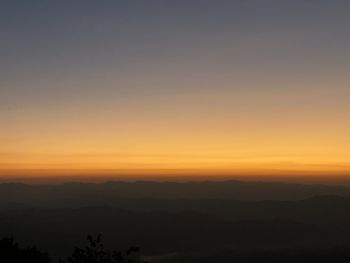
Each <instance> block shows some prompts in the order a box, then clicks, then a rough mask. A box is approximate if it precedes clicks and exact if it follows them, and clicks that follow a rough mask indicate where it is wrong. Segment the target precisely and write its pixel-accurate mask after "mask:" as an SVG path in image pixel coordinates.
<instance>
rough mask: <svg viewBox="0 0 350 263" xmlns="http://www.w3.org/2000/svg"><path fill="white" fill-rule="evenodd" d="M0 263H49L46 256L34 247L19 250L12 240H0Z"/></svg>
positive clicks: (7, 238)
mask: <svg viewBox="0 0 350 263" xmlns="http://www.w3.org/2000/svg"><path fill="white" fill-rule="evenodd" d="M0 262H1V263H10V262H11V263H12V262H13V263H15V262H16V263H17V262H19V263H21V262H26V263H49V262H50V258H49V256H48V254H46V253H43V252H40V251H39V250H38V249H37V248H36V247H34V246H33V247H27V248H21V247H19V245H18V244H17V243H16V242H15V241H14V239H13V238H9V237H5V238H3V239H0Z"/></svg>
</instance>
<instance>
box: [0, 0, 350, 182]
mask: <svg viewBox="0 0 350 263" xmlns="http://www.w3.org/2000/svg"><path fill="white" fill-rule="evenodd" d="M349 12H350V2H349V1H345V0H344V1H341V0H333V1H328V0H327V1H326V0H318V1H316V0H303V1H301V0H266V1H260V0H259V1H258V0H248V1H246V0H244V1H243V0H241V1H239V0H237V1H233V0H232V1H221V0H218V1H209V0H186V1H184V0H176V1H175V0H173V1H167V0H164V1H160V0H159V1H158V0H150V1H109V0H106V1H97V0H95V1H90V0H85V1H79V0H77V1H66V0H62V1H50V0H46V1H44V0H36V1H19V0H11V1H9V0H4V1H1V3H0V40H1V41H0V58H1V59H0V176H2V177H6V176H7V177H10V178H11V176H16V175H21V176H22V175H23V176H34V175H40V174H42V175H43V174H45V175H47V176H50V175H55V176H57V175H63V174H70V173H73V172H75V173H79V174H85V175H86V174H89V173H90V174H91V173H92V174H96V175H98V174H99V173H101V174H102V173H111V174H115V175H118V174H124V175H125V174H130V176H131V175H134V174H138V175H142V174H144V175H147V174H159V175H166V174H177V173H179V174H183V173H188V174H197V175H204V174H205V175H209V176H213V178H215V176H218V175H235V174H236V175H237V174H240V175H247V176H249V175H253V174H254V175H258V174H261V175H266V174H269V175H276V176H278V175H280V176H281V175H286V174H288V175H294V174H295V175H301V174H302V175H305V176H314V175H317V176H318V175H322V176H323V175H327V176H337V175H344V176H346V175H350V136H349V134H350V118H349V116H350V103H349V100H350V86H349V83H350V74H349V71H350V33H349V28H348V27H349V24H350V16H349Z"/></svg>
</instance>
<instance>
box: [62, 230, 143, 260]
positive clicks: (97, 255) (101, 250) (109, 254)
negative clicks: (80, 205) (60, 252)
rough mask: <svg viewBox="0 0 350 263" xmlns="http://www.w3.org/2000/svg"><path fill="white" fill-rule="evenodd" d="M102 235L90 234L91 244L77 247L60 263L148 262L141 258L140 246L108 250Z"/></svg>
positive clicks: (88, 239) (89, 240)
mask: <svg viewBox="0 0 350 263" xmlns="http://www.w3.org/2000/svg"><path fill="white" fill-rule="evenodd" d="M101 237H102V236H101V234H99V235H98V236H97V237H96V238H94V237H92V236H91V235H88V236H87V241H88V242H89V244H88V245H87V246H85V247H84V248H79V247H76V248H75V249H74V251H73V253H72V255H71V256H69V257H68V259H67V261H63V260H60V263H147V262H146V261H143V260H142V259H141V256H140V253H139V252H140V249H139V248H138V247H130V248H129V249H128V250H127V251H126V252H125V253H122V252H120V251H116V250H108V249H106V248H105V246H104V244H103V243H102V238H101Z"/></svg>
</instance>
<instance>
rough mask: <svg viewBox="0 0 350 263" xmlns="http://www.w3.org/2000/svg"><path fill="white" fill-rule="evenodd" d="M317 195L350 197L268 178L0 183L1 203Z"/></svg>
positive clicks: (334, 189)
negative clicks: (50, 183) (190, 180)
mask: <svg viewBox="0 0 350 263" xmlns="http://www.w3.org/2000/svg"><path fill="white" fill-rule="evenodd" d="M318 195H338V196H345V197H350V188H348V187H342V186H327V185H315V184H289V183H267V182H240V181H225V182H212V181H208V182H185V183H175V182H141V181H140V182H106V183H65V184H59V185H31V184H19V183H4V184H0V206H4V205H7V204H11V205H23V204H25V205H35V206H37V205H40V206H50V207H52V206H58V207H79V206H82V205H83V206H86V205H114V204H115V203H118V201H120V200H121V199H152V198H153V199H225V200H242V201H261V200H301V199H306V198H310V197H313V196H318Z"/></svg>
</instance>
